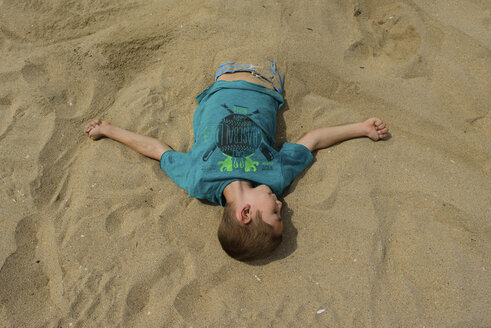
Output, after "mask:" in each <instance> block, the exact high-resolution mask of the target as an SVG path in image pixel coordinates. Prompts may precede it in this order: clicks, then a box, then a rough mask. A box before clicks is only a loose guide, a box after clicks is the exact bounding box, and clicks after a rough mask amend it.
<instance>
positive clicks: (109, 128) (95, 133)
mask: <svg viewBox="0 0 491 328" xmlns="http://www.w3.org/2000/svg"><path fill="white" fill-rule="evenodd" d="M85 134H86V135H87V136H88V137H89V138H91V139H94V140H97V139H100V138H102V137H107V138H110V139H113V140H116V141H119V142H121V143H122V144H124V145H125V146H128V147H130V148H131V149H133V150H136V151H137V152H139V153H140V154H142V155H145V156H147V157H150V158H153V159H156V160H158V161H159V160H160V158H161V157H162V155H163V154H164V153H165V152H166V151H168V150H172V149H171V148H170V147H169V146H168V145H166V144H164V143H162V142H160V141H159V140H157V139H154V138H151V137H147V136H143V135H141V134H137V133H134V132H131V131H128V130H125V129H121V128H119V127H117V126H115V125H112V124H110V123H108V122H106V121H93V122H91V123H89V124H88V125H87V127H86V128H85Z"/></svg>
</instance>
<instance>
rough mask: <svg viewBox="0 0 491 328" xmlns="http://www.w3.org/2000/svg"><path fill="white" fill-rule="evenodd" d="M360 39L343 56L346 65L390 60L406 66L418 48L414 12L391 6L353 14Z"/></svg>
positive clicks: (399, 5)
mask: <svg viewBox="0 0 491 328" xmlns="http://www.w3.org/2000/svg"><path fill="white" fill-rule="evenodd" d="M355 17H356V20H357V23H358V28H359V30H360V32H361V39H360V40H358V41H355V42H353V43H352V44H351V45H350V47H349V48H348V49H347V50H346V51H345V53H344V60H345V62H347V63H349V64H353V65H360V66H364V65H367V64H368V63H369V60H371V59H372V60H383V61H384V63H386V62H387V60H386V58H388V59H390V61H391V62H392V64H394V65H401V64H406V63H408V62H410V61H412V60H414V58H415V57H417V54H418V52H419V51H420V48H421V43H422V39H421V35H420V31H418V28H417V26H418V24H417V22H416V20H417V19H419V18H417V15H416V13H415V12H414V10H413V9H411V8H409V7H407V6H405V5H403V4H401V3H393V4H388V5H386V6H381V7H377V8H373V9H372V10H368V9H367V10H366V12H365V11H362V10H360V9H358V10H356V11H355Z"/></svg>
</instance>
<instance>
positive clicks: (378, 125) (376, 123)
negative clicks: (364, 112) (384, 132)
mask: <svg viewBox="0 0 491 328" xmlns="http://www.w3.org/2000/svg"><path fill="white" fill-rule="evenodd" d="M382 125H384V126H385V122H384V121H382V120H377V121H376V122H375V126H376V127H380V126H382Z"/></svg>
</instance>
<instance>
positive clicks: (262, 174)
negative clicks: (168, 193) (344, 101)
mask: <svg viewBox="0 0 491 328" xmlns="http://www.w3.org/2000/svg"><path fill="white" fill-rule="evenodd" d="M196 99H197V100H198V103H199V105H198V107H197V108H196V111H195V113H194V117H193V131H194V145H193V147H192V148H191V150H190V151H189V152H188V153H182V152H177V151H167V152H165V153H164V154H163V155H162V158H161V159H160V167H161V168H162V169H163V170H164V171H165V172H166V173H167V174H168V175H169V177H170V178H171V179H172V180H173V181H174V182H175V183H176V184H177V185H178V186H180V187H181V188H183V189H185V190H186V191H187V192H188V193H189V196H191V197H195V198H201V199H207V200H209V201H211V202H213V203H217V204H220V205H222V206H224V205H225V199H224V197H223V195H222V193H223V189H225V187H226V186H227V185H228V184H230V183H231V182H233V181H237V180H248V181H251V182H252V183H253V185H260V184H265V185H267V186H269V187H270V188H271V190H272V191H273V192H274V193H275V194H276V195H280V194H281V193H282V192H283V190H284V189H285V188H286V187H287V186H288V185H289V184H290V183H291V182H292V181H293V179H294V178H295V177H296V176H297V175H298V174H299V173H300V172H302V171H303V170H304V169H305V168H306V167H307V165H309V164H310V162H311V161H312V159H313V156H312V154H311V153H310V151H309V150H308V148H307V147H305V146H303V145H299V144H292V143H284V144H283V146H282V147H281V149H280V150H279V151H277V150H275V149H274V148H273V145H274V134H275V130H276V113H277V111H278V109H280V107H281V106H282V105H283V97H282V96H281V95H280V94H279V93H277V92H275V91H273V90H270V89H268V88H266V87H264V86H261V85H259V84H255V83H250V82H247V81H233V82H229V81H216V82H215V83H213V84H212V85H211V86H210V87H209V88H208V89H206V90H205V91H203V92H202V93H200V94H199V95H198V96H197V97H196Z"/></svg>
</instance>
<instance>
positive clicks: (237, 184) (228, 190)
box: [223, 180, 254, 203]
mask: <svg viewBox="0 0 491 328" xmlns="http://www.w3.org/2000/svg"><path fill="white" fill-rule="evenodd" d="M252 189H254V188H253V187H252V184H251V182H250V181H245V180H240V181H234V182H231V183H230V184H228V185H227V186H226V187H225V189H223V197H225V201H226V202H227V203H233V202H235V203H237V200H242V199H243V198H244V195H245V194H246V193H247V192H248V191H250V190H252Z"/></svg>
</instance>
